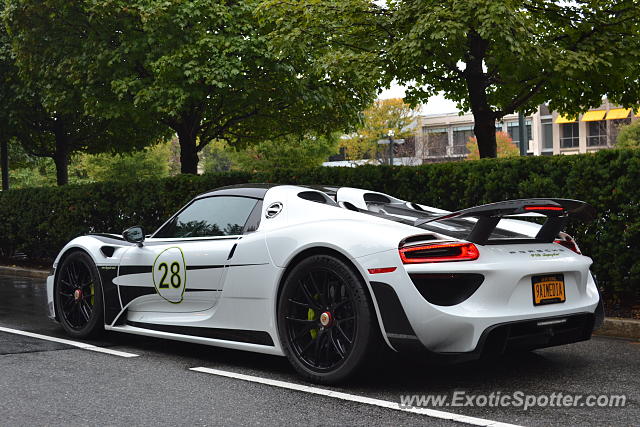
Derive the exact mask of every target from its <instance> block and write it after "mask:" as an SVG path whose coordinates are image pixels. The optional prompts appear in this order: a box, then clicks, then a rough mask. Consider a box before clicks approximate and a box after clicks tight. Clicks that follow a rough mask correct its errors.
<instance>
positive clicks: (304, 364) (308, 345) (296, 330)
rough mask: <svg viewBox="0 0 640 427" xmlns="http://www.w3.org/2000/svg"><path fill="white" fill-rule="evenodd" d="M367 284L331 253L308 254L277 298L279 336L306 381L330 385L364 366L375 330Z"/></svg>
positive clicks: (287, 354) (294, 269)
mask: <svg viewBox="0 0 640 427" xmlns="http://www.w3.org/2000/svg"><path fill="white" fill-rule="evenodd" d="M365 286H366V285H365V284H364V282H363V280H362V278H361V277H360V276H359V275H358V274H357V273H356V272H355V271H353V269H352V268H351V267H350V266H349V265H347V264H346V263H345V262H344V261H342V260H341V259H339V258H336V257H334V256H331V255H313V256H310V257H309V258H306V259H304V260H302V261H301V262H300V263H299V264H297V265H296V266H295V267H293V269H292V270H291V272H290V274H289V275H288V276H287V278H286V280H285V282H284V285H283V288H282V292H281V293H280V297H279V300H278V334H279V336H280V342H281V343H282V347H283V350H284V353H285V354H286V356H287V358H288V359H289V362H290V363H291V365H292V366H293V367H294V368H295V370H296V371H297V372H298V373H299V374H300V375H302V376H303V377H304V378H305V379H307V380H309V381H312V382H315V383H320V384H332V383H336V382H340V381H343V380H345V379H346V378H348V377H350V376H351V375H353V374H354V373H355V372H356V371H357V370H358V369H359V368H360V367H362V365H363V361H364V359H365V357H366V356H367V354H368V353H369V349H370V348H371V346H372V345H373V343H374V341H375V335H374V334H375V331H376V327H375V325H374V321H375V313H374V312H373V310H372V308H371V305H370V303H369V299H368V292H367V289H366V287H365Z"/></svg>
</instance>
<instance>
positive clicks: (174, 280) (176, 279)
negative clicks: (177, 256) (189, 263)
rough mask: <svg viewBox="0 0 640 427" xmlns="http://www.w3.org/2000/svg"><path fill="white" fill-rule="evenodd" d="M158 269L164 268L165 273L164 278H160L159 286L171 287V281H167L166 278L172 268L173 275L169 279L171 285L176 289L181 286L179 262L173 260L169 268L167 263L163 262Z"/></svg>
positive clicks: (161, 287)
mask: <svg viewBox="0 0 640 427" xmlns="http://www.w3.org/2000/svg"><path fill="white" fill-rule="evenodd" d="M158 270H160V271H162V270H164V273H163V274H162V279H160V285H159V286H158V288H160V289H167V288H169V283H166V282H165V280H166V279H167V275H168V274H169V270H171V277H170V279H169V282H171V286H173V287H174V288H176V289H177V288H179V287H180V285H181V284H182V279H181V278H180V264H178V263H177V262H173V263H171V268H169V266H168V265H167V263H166V262H163V263H162V264H160V265H159V266H158Z"/></svg>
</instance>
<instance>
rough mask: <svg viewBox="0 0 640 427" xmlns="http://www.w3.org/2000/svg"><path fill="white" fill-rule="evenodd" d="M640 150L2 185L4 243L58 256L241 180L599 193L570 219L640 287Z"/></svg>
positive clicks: (408, 191)
mask: <svg viewBox="0 0 640 427" xmlns="http://www.w3.org/2000/svg"><path fill="white" fill-rule="evenodd" d="M639 176H640V151H638V150H604V151H600V152H598V153H595V154H582V155H574V156H553V157H542V156H541V157H515V158H504V159H485V160H476V161H467V162H455V163H441V164H430V165H423V166H416V167H408V166H399V167H398V166H394V167H392V166H361V167H357V168H323V167H318V168H312V169H305V170H291V169H278V170H274V171H271V172H267V173H257V174H248V173H239V172H225V173H216V174H205V175H203V176H178V177H173V178H166V179H161V180H155V181H144V182H139V183H134V184H131V183H128V184H121V183H98V184H89V185H82V186H68V187H61V188H33V189H24V190H11V191H9V192H5V193H0V218H2V221H0V249H1V250H3V251H4V252H5V253H6V252H7V251H21V252H25V253H27V254H28V255H29V256H30V257H35V258H43V257H45V258H52V257H54V256H55V254H56V253H57V252H58V251H59V250H60V248H61V247H62V246H63V245H64V244H65V243H66V242H67V241H68V240H69V239H71V238H73V237H75V236H78V235H81V234H84V233H87V232H93V231H101V232H112V233H120V232H121V231H122V230H123V229H124V228H126V227H128V226H130V225H133V224H141V225H143V226H144V227H145V228H146V229H147V230H153V229H155V228H156V227H158V226H159V225H160V224H161V223H162V222H163V221H164V220H165V219H166V218H167V217H168V216H169V215H170V214H172V213H173V212H175V211H176V210H177V209H178V208H179V207H180V206H182V205H183V204H184V203H186V202H187V201H188V200H190V199H191V198H192V197H193V196H195V195H197V194H199V193H202V192H205V191H207V190H210V189H213V188H216V187H220V186H223V185H230V184H236V183H242V182H248V181H252V182H277V183H290V184H326V185H338V186H340V185H342V186H351V187H362V188H370V189H372V190H378V191H382V192H385V193H389V194H393V195H395V196H397V197H400V198H403V199H407V200H412V201H415V202H419V203H424V204H427V205H431V206H437V207H441V208H443V209H449V210H455V209H460V208H464V207H469V206H474V205H478V204H482V203H490V202H495V201H499V200H506V199H516V198H525V197H566V198H574V199H579V200H584V201H586V202H588V203H591V204H592V205H593V206H594V207H595V208H596V209H597V211H598V218H597V220H596V221H594V222H593V223H590V224H579V223H574V224H570V226H569V230H568V231H569V233H570V234H572V235H573V236H574V237H575V238H576V239H577V241H578V243H579V244H580V247H581V249H582V251H583V253H585V254H588V255H589V256H591V257H592V258H593V259H594V265H593V271H594V272H595V274H596V275H597V278H598V280H599V282H600V284H601V285H603V286H604V287H605V288H606V289H607V290H608V291H616V292H618V293H634V294H635V295H637V293H638V292H639V290H640V262H639V261H638V260H640V246H639V245H638V244H637V242H638V241H640V185H638V177H639Z"/></svg>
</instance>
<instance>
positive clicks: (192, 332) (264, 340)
mask: <svg viewBox="0 0 640 427" xmlns="http://www.w3.org/2000/svg"><path fill="white" fill-rule="evenodd" d="M127 324H129V325H131V326H135V327H136V328H144V329H151V330H153V331H161V332H168V333H171V334H180V335H189V336H193V337H202V338H212V339H218V340H225V341H236V342H245V343H249V344H260V345H268V346H273V339H272V338H271V335H269V333H267V332H265V331H248V330H243V329H221V328H199V327H195V326H175V325H158V324H152V323H141V322H131V321H128V322H127Z"/></svg>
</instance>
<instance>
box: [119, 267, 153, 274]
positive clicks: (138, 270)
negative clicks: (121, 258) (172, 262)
mask: <svg viewBox="0 0 640 427" xmlns="http://www.w3.org/2000/svg"><path fill="white" fill-rule="evenodd" d="M141 273H151V266H150V265H122V266H120V270H119V271H118V275H119V276H126V275H127V274H141Z"/></svg>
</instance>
